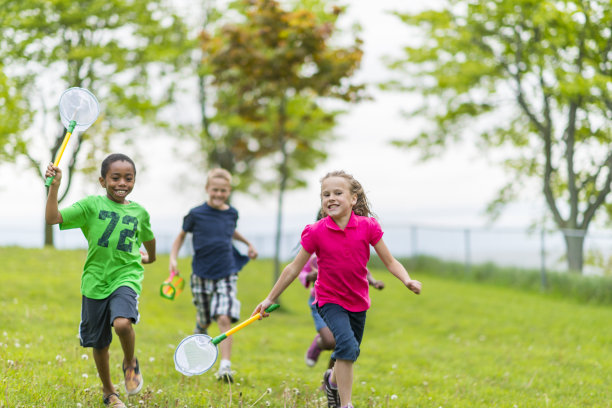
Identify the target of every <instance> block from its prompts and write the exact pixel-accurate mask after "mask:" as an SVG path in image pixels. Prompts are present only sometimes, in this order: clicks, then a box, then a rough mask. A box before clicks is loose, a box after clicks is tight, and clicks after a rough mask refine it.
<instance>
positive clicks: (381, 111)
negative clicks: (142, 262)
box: [0, 0, 541, 232]
mask: <svg viewBox="0 0 612 408" xmlns="http://www.w3.org/2000/svg"><path fill="white" fill-rule="evenodd" d="M433 3H435V2H432V1H431V0H430V1H423V0H418V1H416V0H414V1H404V0H377V1H370V0H358V1H352V2H351V3H350V4H351V6H350V8H349V13H348V15H347V16H346V17H345V18H344V19H345V20H344V21H345V23H349V22H359V23H360V24H361V25H362V26H363V29H364V31H363V39H364V40H365V45H364V47H365V55H364V60H363V64H362V68H361V70H360V72H359V74H358V79H360V80H362V81H366V82H369V83H374V82H379V81H382V80H384V79H385V78H388V76H389V75H390V73H389V71H388V70H387V69H386V68H385V66H384V63H383V62H382V57H383V56H384V55H398V53H399V51H400V49H401V46H402V44H403V43H404V40H405V39H406V38H407V35H408V33H407V30H406V28H405V27H403V25H402V24H401V23H400V22H399V21H398V20H397V19H396V18H394V17H392V16H390V15H388V13H387V11H388V10H406V9H407V7H408V8H410V9H412V10H415V9H417V8H422V7H425V6H428V5H431V4H433ZM371 91H372V92H371V93H372V95H373V96H374V100H373V101H368V102H364V103H361V104H359V105H358V106H354V107H352V108H351V109H350V111H349V112H348V113H347V114H346V115H344V116H343V117H342V118H341V120H340V124H339V126H338V128H337V129H336V131H335V133H336V135H337V136H338V141H337V142H335V143H333V144H330V146H329V152H330V156H329V160H328V161H327V162H326V163H324V164H322V165H320V166H319V167H318V168H317V169H316V170H315V171H313V172H311V173H309V175H308V180H309V187H308V188H307V189H304V190H301V191H295V192H289V193H287V196H286V200H285V205H284V213H285V214H286V215H285V220H286V222H285V229H291V230H301V229H302V228H303V226H304V224H306V223H310V222H312V221H313V219H314V214H315V212H316V210H317V208H318V205H319V179H320V178H321V177H322V176H323V175H324V174H325V173H327V172H328V171H331V170H337V169H342V170H345V171H347V172H349V173H352V174H353V175H354V176H355V177H356V178H357V179H358V180H359V181H360V182H361V183H362V185H363V186H364V188H365V190H366V193H367V195H368V198H369V199H370V201H371V203H372V207H373V210H374V212H375V213H376V214H377V215H378V216H379V218H380V220H381V223H382V224H383V226H384V225H385V224H390V223H396V224H397V223H400V224H406V225H408V224H412V223H416V224H425V225H440V226H459V227H471V226H481V225H484V224H485V223H486V217H484V209H485V207H486V204H487V202H488V201H490V200H491V199H492V198H493V196H494V194H495V191H496V190H497V189H498V188H499V187H500V186H501V185H502V184H503V182H504V181H505V177H506V176H505V175H504V174H503V172H502V171H501V170H500V169H499V168H497V167H494V166H492V165H491V164H490V163H488V161H487V160H486V159H484V158H481V157H480V156H479V155H478V153H477V152H476V150H475V149H473V148H471V147H470V146H465V145H460V146H456V147H453V148H452V149H450V150H449V151H448V152H447V153H446V154H445V155H443V156H442V157H439V158H436V159H434V160H431V161H429V162H427V163H426V164H422V163H419V162H418V161H417V160H416V158H417V155H416V154H412V153H410V152H407V151H404V150H399V149H398V148H396V147H392V146H390V145H389V141H390V140H391V139H394V138H399V137H402V136H403V135H408V134H412V133H413V132H415V131H416V129H415V128H414V126H415V125H414V124H410V123H408V122H406V121H405V120H404V119H402V118H401V115H400V111H401V110H402V109H405V108H407V107H410V106H414V103H415V96H414V95H408V94H404V95H402V94H392V93H382V92H380V91H377V90H376V88H374V87H373V88H372V89H371ZM94 93H95V92H94ZM101 102H102V104H103V101H101ZM185 111H186V112H189V111H190V109H189V108H186V109H185ZM195 112H197V110H195ZM173 143H175V142H173V141H172V140H166V139H163V138H154V139H151V140H150V141H148V142H147V144H146V149H147V151H148V152H154V151H156V152H155V153H153V154H147V157H148V158H149V160H148V162H147V163H146V166H145V170H144V172H141V173H139V175H138V179H137V183H136V187H135V190H134V192H133V193H132V195H131V196H130V197H131V198H132V199H133V200H134V201H138V202H139V203H141V204H143V205H144V206H145V208H147V209H148V211H149V212H150V213H151V216H152V219H153V222H154V226H155V221H156V220H157V222H158V225H160V226H161V225H162V223H164V225H165V226H167V225H170V226H172V225H176V231H178V229H179V228H180V225H181V220H182V217H183V215H184V214H185V213H186V212H187V211H188V210H189V209H190V208H191V207H194V206H196V205H198V204H200V203H201V202H203V201H204V200H205V196H204V174H202V175H201V179H200V183H199V184H198V182H197V181H196V182H194V181H193V180H196V179H197V178H198V175H197V174H193V173H192V174H191V175H190V176H189V177H188V178H187V180H190V182H189V183H187V185H185V184H186V183H184V182H181V180H184V179H185V177H184V175H185V173H186V172H188V171H189V169H188V168H187V167H186V166H185V165H183V164H181V160H176V158H173V157H168V155H170V154H171V153H169V149H168V146H169V145H172V144H173ZM143 156H144V155H143ZM160 162H163V165H160V164H158V163H160ZM138 164H139V163H137V165H138ZM168 164H170V165H168ZM60 166H61V164H60ZM1 169H2V173H3V175H4V176H5V177H2V178H0V202H1V203H2V204H1V205H2V216H0V223H2V224H4V226H5V227H6V225H10V224H13V223H15V222H17V221H16V220H21V221H19V222H20V223H21V224H22V225H23V223H24V222H25V223H30V224H32V225H40V224H42V222H43V218H42V215H43V208H44V189H43V187H42V182H41V181H40V180H38V179H37V178H36V177H35V176H34V175H33V174H32V172H31V170H23V171H18V172H15V171H13V170H12V169H11V168H7V167H6V166H2V168H1ZM7 176H8V177H7ZM92 193H93V194H103V190H102V189H101V188H98V187H97V186H96V183H95V181H93V180H89V181H88V182H87V183H80V184H79V183H77V184H76V185H75V186H74V188H73V189H72V192H71V194H70V196H69V198H68V200H67V201H66V204H68V203H71V202H73V201H76V200H77V199H79V198H81V197H83V196H84V195H85V194H92ZM276 200H277V197H276V195H272V194H271V195H269V196H265V197H262V198H261V199H260V200H254V199H252V198H249V197H246V196H242V195H238V194H236V195H235V196H234V197H233V201H232V204H233V205H234V206H236V207H237V208H238V210H239V212H240V221H239V229H242V230H245V231H252V230H254V229H259V230H261V229H264V228H268V229H270V231H272V230H273V227H274V220H275V214H276V209H277V207H276ZM539 208H540V207H539V206H538V205H537V200H536V202H533V201H532V202H529V203H523V204H520V205H518V206H514V207H511V208H510V209H509V211H508V212H507V213H506V215H505V216H504V217H503V218H502V219H500V221H499V222H498V224H497V225H512V226H515V227H522V226H526V225H527V224H528V223H529V221H530V220H532V219H535V218H538V217H539V216H540V215H541V210H540V209H539ZM0 227H1V225H0ZM1 231H2V228H0V232H1Z"/></svg>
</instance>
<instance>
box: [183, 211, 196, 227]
mask: <svg viewBox="0 0 612 408" xmlns="http://www.w3.org/2000/svg"><path fill="white" fill-rule="evenodd" d="M193 224H194V221H193V211H189V213H188V214H187V215H186V216H185V217H184V218H183V231H185V232H193Z"/></svg>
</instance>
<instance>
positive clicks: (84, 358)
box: [81, 354, 89, 360]
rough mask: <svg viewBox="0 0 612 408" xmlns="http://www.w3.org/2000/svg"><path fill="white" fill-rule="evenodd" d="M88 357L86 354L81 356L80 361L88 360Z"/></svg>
mask: <svg viewBox="0 0 612 408" xmlns="http://www.w3.org/2000/svg"><path fill="white" fill-rule="evenodd" d="M88 359H89V356H88V355H87V354H81V360H88Z"/></svg>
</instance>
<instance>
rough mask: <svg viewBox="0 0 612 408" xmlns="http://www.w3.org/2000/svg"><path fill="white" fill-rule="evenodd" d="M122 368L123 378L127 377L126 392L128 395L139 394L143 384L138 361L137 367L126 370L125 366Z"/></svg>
mask: <svg viewBox="0 0 612 408" xmlns="http://www.w3.org/2000/svg"><path fill="white" fill-rule="evenodd" d="M122 368H123V376H124V377H125V391H126V392H127V394H128V395H134V394H138V393H139V392H140V390H141V389H142V384H143V380H142V374H141V373H140V366H139V365H138V359H136V367H128V368H125V366H123V367H122Z"/></svg>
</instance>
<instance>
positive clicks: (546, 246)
mask: <svg viewBox="0 0 612 408" xmlns="http://www.w3.org/2000/svg"><path fill="white" fill-rule="evenodd" d="M258 221H259V223H258V224H257V225H249V226H245V227H241V226H240V225H239V230H240V232H241V233H242V234H243V235H245V236H246V237H247V238H248V239H249V240H250V241H251V242H252V243H253V245H255V247H256V248H257V250H258V252H259V254H260V257H262V258H270V257H273V256H274V243H275V236H274V221H271V220H258ZM308 222H310V221H304V222H291V223H289V222H288V223H287V224H289V225H292V226H296V225H299V226H300V227H299V229H296V228H293V229H285V230H284V232H283V234H282V239H281V258H282V259H283V260H285V261H287V260H290V259H292V258H293V256H295V254H296V253H297V250H298V248H299V247H298V244H299V240H300V233H301V230H302V228H303V226H304V225H305V224H306V223H308ZM262 225H265V227H262ZM180 227H181V221H180V219H178V220H176V219H173V220H171V219H167V220H157V222H156V223H155V224H154V225H153V228H154V232H155V235H156V241H157V250H158V252H159V253H162V254H167V253H169V252H170V248H171V246H172V243H173V241H174V239H175V237H176V234H177V233H178V231H179V230H180ZM249 227H250V228H249ZM54 228H55V233H54V239H55V246H56V247H57V248H60V249H75V248H87V242H86V241H85V239H84V238H83V236H82V234H81V231H80V230H64V231H59V228H57V226H55V227H54ZM384 232H385V234H384V240H385V243H386V244H387V246H388V247H389V249H390V251H391V253H392V254H393V255H394V256H395V257H396V258H399V257H409V256H414V255H430V256H434V257H438V258H441V259H444V260H453V261H459V262H464V263H466V265H469V264H479V263H484V262H493V263H495V264H498V265H503V266H516V267H524V268H536V269H539V268H542V267H544V268H546V269H548V270H553V269H554V270H565V268H566V261H565V244H564V240H563V237H562V235H561V233H559V232H553V233H546V234H544V235H542V234H541V232H539V231H535V232H530V231H528V230H527V229H520V228H497V229H496V228H457V227H439V226H423V225H408V224H407V225H398V224H395V225H390V226H389V225H387V226H384ZM11 245H16V246H21V247H26V248H36V247H41V246H42V245H43V221H42V220H40V221H37V220H33V219H2V220H0V246H11ZM236 247H237V248H238V249H239V250H241V251H242V252H246V246H245V245H243V244H242V243H240V242H236ZM191 254H192V248H191V240H190V239H189V238H188V239H187V240H186V243H185V245H183V248H182V249H181V253H180V255H181V256H190V255H191ZM585 254H586V255H588V256H589V257H590V258H592V259H595V258H599V259H601V260H602V261H601V263H604V264H605V263H606V262H608V264H612V234H609V233H591V234H589V235H588V236H587V238H586V240H585ZM585 270H586V272H587V273H595V274H601V273H612V271H607V270H605V268H604V267H601V266H593V265H587V266H586V268H585Z"/></svg>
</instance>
